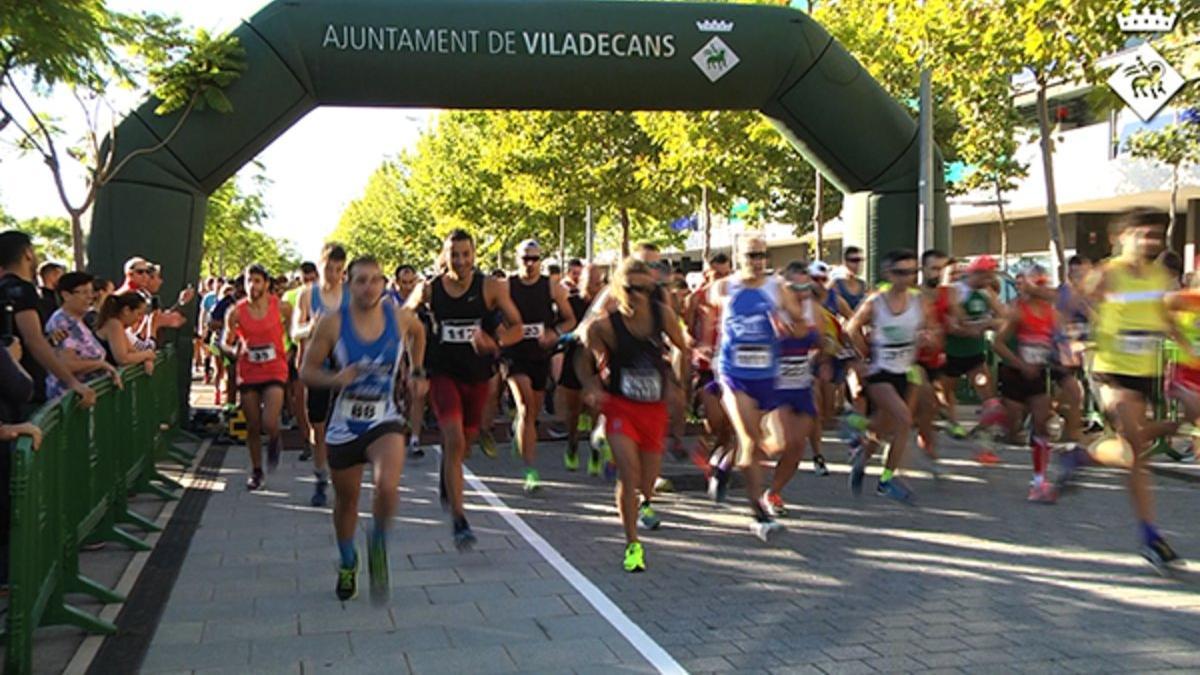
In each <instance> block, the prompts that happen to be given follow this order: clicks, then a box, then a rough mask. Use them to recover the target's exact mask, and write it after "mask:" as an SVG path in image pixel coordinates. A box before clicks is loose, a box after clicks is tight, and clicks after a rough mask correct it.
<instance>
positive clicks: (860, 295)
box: [830, 246, 869, 312]
mask: <svg viewBox="0 0 1200 675" xmlns="http://www.w3.org/2000/svg"><path fill="white" fill-rule="evenodd" d="M862 263H863V250H862V249H861V248H859V247H857V246H847V247H846V250H844V251H842V270H841V271H840V272H838V273H837V274H836V275H835V277H834V280H833V285H832V286H830V290H832V291H833V292H834V293H836V294H837V295H838V296H839V297H840V298H841V299H842V300H845V301H846V304H847V305H849V307H850V311H852V312H853V311H856V310H858V306H859V305H861V304H862V301H863V299H864V298H866V297H867V291H868V290H869V288H868V287H867V282H865V281H863V280H862V277H860V276H859V271H860V270H861V269H862Z"/></svg>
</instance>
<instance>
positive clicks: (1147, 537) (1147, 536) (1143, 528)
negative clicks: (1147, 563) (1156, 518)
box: [1138, 521, 1162, 546]
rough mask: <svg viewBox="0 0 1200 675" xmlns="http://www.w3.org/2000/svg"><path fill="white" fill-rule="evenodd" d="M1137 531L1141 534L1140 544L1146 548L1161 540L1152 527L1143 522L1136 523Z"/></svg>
mask: <svg viewBox="0 0 1200 675" xmlns="http://www.w3.org/2000/svg"><path fill="white" fill-rule="evenodd" d="M1138 530H1139V531H1140V532H1141V533H1142V543H1143V544H1145V545H1147V546H1149V545H1150V544H1152V543H1154V542H1156V541H1158V540H1159V539H1162V537H1161V536H1159V534H1158V530H1157V529H1156V528H1155V527H1154V525H1152V524H1150V523H1147V522H1145V521H1142V522H1140V523H1138Z"/></svg>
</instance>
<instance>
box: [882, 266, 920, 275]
mask: <svg viewBox="0 0 1200 675" xmlns="http://www.w3.org/2000/svg"><path fill="white" fill-rule="evenodd" d="M888 271H889V272H891V273H892V274H894V275H896V276H898V277H915V276H917V270H916V269H901V268H893V269H891V270H888Z"/></svg>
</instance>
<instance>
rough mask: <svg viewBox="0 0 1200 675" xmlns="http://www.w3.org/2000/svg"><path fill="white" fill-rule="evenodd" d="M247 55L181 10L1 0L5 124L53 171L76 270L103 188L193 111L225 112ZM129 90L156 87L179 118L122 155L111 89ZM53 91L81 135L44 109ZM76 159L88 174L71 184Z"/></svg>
mask: <svg viewBox="0 0 1200 675" xmlns="http://www.w3.org/2000/svg"><path fill="white" fill-rule="evenodd" d="M64 36H69V38H67V37H64ZM242 58H243V50H242V48H241V46H240V45H239V44H238V42H237V40H236V39H235V38H233V37H232V36H228V35H224V36H214V35H210V34H209V33H207V32H206V31H203V30H201V31H196V32H195V33H189V31H187V30H185V29H184V27H183V26H182V25H181V24H180V22H179V20H178V19H175V18H167V17H162V16H158V15H154V14H142V15H130V14H122V13H119V12H114V11H112V10H110V9H109V8H108V5H107V3H106V2H105V0H41V1H39V2H26V1H23V0H2V1H0V131H2V132H7V133H9V134H10V135H11V136H12V137H13V140H14V141H15V143H16V145H17V146H18V148H19V149H20V150H21V151H22V152H24V153H32V154H35V155H36V156H38V157H39V158H41V160H42V162H43V163H44V164H45V166H46V167H47V169H48V170H49V171H50V174H51V177H52V179H53V181H54V187H55V190H56V193H57V194H58V197H59V200H60V202H61V203H62V206H63V208H64V210H65V211H66V212H67V214H68V216H69V217H70V220H71V232H72V248H73V253H74V255H73V257H74V262H75V266H76V267H77V268H80V269H82V268H83V267H84V263H85V261H84V250H85V247H84V233H83V219H84V216H85V215H86V214H87V212H88V210H89V209H90V208H91V206H92V203H93V202H94V201H95V198H96V195H97V193H98V192H99V190H100V188H101V187H103V186H104V185H105V184H107V183H108V182H110V181H112V180H113V179H114V178H116V177H117V176H118V175H119V174H120V172H121V170H122V169H123V168H124V167H125V166H126V165H127V164H128V163H129V162H130V161H132V160H133V159H134V158H136V157H139V156H142V155H147V154H152V153H154V152H157V151H159V150H161V149H163V148H164V147H166V146H167V145H168V144H169V143H170V142H171V141H172V140H173V139H174V137H175V135H176V134H177V133H178V132H179V130H180V129H181V128H182V127H183V124H184V122H185V121H186V120H187V118H188V116H189V115H190V114H191V113H192V112H193V111H196V110H204V109H206V108H211V109H213V110H216V111H218V112H228V111H229V110H230V109H231V104H230V102H229V100H228V98H226V96H225V95H224V93H223V92H222V89H224V88H225V87H227V86H229V85H230V84H231V83H232V82H233V81H234V80H235V79H237V77H238V76H239V75H240V74H241V71H242V69H243V67H244V64H243V61H242ZM123 88H132V89H135V90H147V91H149V93H151V94H152V95H153V96H155V97H156V98H157V99H158V100H159V105H158V107H157V108H156V109H155V113H156V114H159V115H171V114H175V115H176V120H175V124H174V125H173V126H172V128H171V130H170V131H169V132H168V133H167V134H166V135H165V136H164V137H163V138H162V139H159V140H158V142H156V143H154V144H152V145H149V146H147V147H142V148H137V149H135V150H133V151H132V152H128V153H126V154H125V155H124V156H123V157H122V159H121V160H120V161H117V159H116V155H115V153H114V148H115V147H116V143H117V139H116V128H117V127H116V112H115V111H114V110H113V106H112V104H111V101H110V99H109V96H110V94H111V92H113V91H116V90H119V89H123ZM56 93H59V94H69V95H70V96H71V97H72V98H73V99H74V100H75V102H76V103H77V104H78V109H79V113H78V119H77V120H75V121H76V122H78V124H76V125H74V126H78V127H82V128H84V129H85V130H84V132H83V135H82V136H81V137H74V136H73V135H72V134H71V133H69V132H67V131H66V130H65V128H64V125H63V124H62V120H60V119H56V118H55V117H53V116H51V115H50V114H48V113H47V112H45V110H46V109H47V107H48V105H49V99H50V97H51V96H52V95H54V94H56ZM68 126H69V125H68ZM69 162H74V163H75V164H77V165H78V166H79V168H80V169H81V170H82V173H83V174H84V176H85V179H84V184H83V186H82V188H81V189H72V188H71V187H70V186H68V182H69V177H70V176H71V175H73V173H74V172H72V171H71V170H70V167H69V165H68V163H69ZM73 192H74V193H75V194H72V193H73Z"/></svg>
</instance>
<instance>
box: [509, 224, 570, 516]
mask: <svg viewBox="0 0 1200 675" xmlns="http://www.w3.org/2000/svg"><path fill="white" fill-rule="evenodd" d="M517 262H518V263H519V264H520V265H521V268H522V270H523V273H522V274H520V275H516V274H514V275H513V276H512V277H510V278H509V280H508V290H509V295H510V296H511V297H512V301H513V304H515V305H516V306H517V311H519V312H520V313H521V329H522V331H521V341H520V342H518V343H517V344H515V345H513V346H512V347H509V348H508V349H507V350H505V353H504V356H505V362H506V363H507V364H508V388H509V390H510V391H512V395H513V400H514V401H516V403H517V414H516V417H515V418H514V419H513V451H514V452H517V453H520V455H521V458H522V459H523V460H524V462H525V492H526V493H533V492H536V491H537V490H539V489H540V488H541V479H540V477H539V476H538V471H537V469H535V468H534V466H533V463H534V460H535V459H536V458H537V416H538V413H539V412H540V411H541V409H542V399H543V397H544V396H545V395H546V381H547V380H548V379H549V377H550V350H551V349H553V348H554V345H555V343H557V342H558V338H559V336H560V335H562V334H563V333H564V332H566V331H569V330H571V329H572V328H574V327H575V315H574V313H573V312H572V311H571V305H570V304H569V303H568V302H567V291H566V289H565V288H563V287H562V285H561V284H553V283H550V278H549V277H546V276H543V275H542V249H541V248H540V247H539V246H538V243H537V242H536V241H534V240H532V239H526V240H525V241H523V242H521V243H520V244H519V245H518V246H517ZM555 308H557V309H558V323H557V324H555V323H554V321H555V314H554V310H555Z"/></svg>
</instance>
